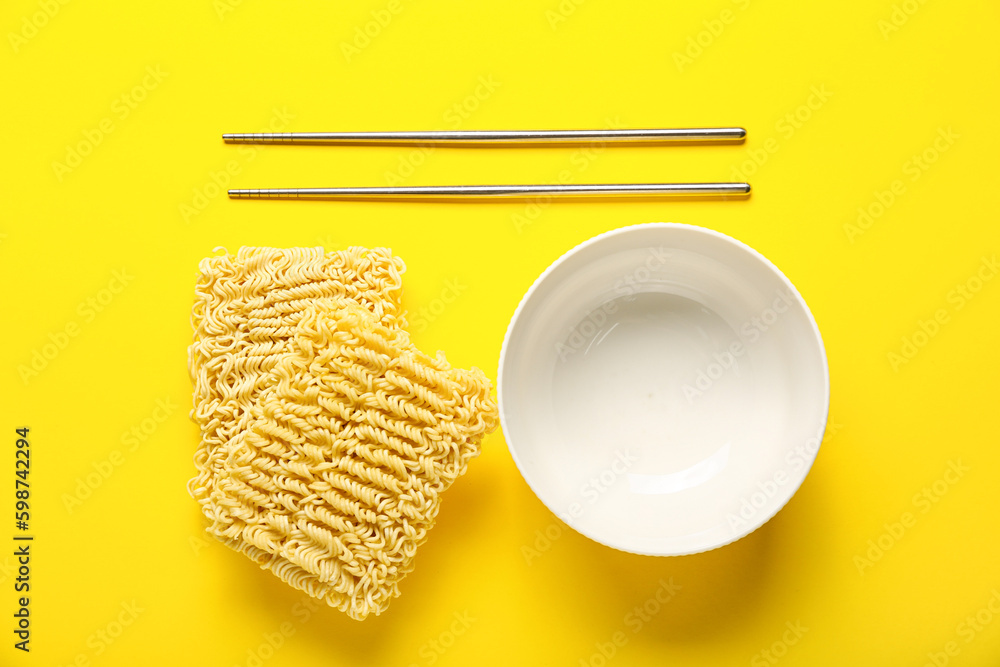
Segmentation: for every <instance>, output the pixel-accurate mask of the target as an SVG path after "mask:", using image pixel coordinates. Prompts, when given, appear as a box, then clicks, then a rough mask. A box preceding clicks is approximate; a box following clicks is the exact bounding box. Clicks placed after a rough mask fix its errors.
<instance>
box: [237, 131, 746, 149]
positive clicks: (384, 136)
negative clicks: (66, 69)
mask: <svg viewBox="0 0 1000 667" xmlns="http://www.w3.org/2000/svg"><path fill="white" fill-rule="evenodd" d="M746 135H747V131H746V130H744V129H743V128H742V127H699V128H687V129H683V128H659V129H647V130H496V131H493V130H482V131H481V130H460V131H459V130H455V131H452V130H440V131H430V132H256V133H252V132H251V133H234V134H223V135H222V139H223V141H225V142H227V143H233V144H348V145H349V144H367V145H378V144H383V145H401V144H403V145H406V144H420V145H437V144H453V145H481V144H506V145H509V146H517V145H525V146H527V145H531V146H544V145H551V144H580V143H587V142H592V141H597V142H616V143H633V144H668V143H687V142H697V143H739V142H741V141H743V140H744V139H745V138H746Z"/></svg>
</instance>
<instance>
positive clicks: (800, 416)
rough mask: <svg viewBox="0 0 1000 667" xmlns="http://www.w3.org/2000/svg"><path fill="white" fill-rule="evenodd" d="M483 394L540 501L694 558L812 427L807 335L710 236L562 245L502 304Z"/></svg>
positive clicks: (574, 522)
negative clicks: (491, 376)
mask: <svg viewBox="0 0 1000 667" xmlns="http://www.w3.org/2000/svg"><path fill="white" fill-rule="evenodd" d="M498 394H499V399H500V408H501V418H502V421H503V428H504V433H505V436H506V439H507V443H508V446H509V447H510V450H511V454H512V456H513V457H514V460H515V462H516V463H517V465H518V468H519V469H520V470H521V473H522V474H523V475H524V478H525V479H526V480H527V482H528V484H529V485H530V486H531V488H532V489H533V490H534V492H535V493H536V494H537V495H538V497H539V498H540V499H541V500H542V502H544V503H545V504H546V505H547V506H548V507H549V509H550V510H552V511H553V512H554V513H555V514H557V515H558V516H559V517H560V518H562V519H563V521H565V522H566V523H567V524H569V525H570V526H571V527H573V528H574V529H576V530H578V531H579V532H581V533H583V534H584V535H587V536H588V537H591V538H593V539H595V540H597V541H599V542H602V543H604V544H607V545H609V546H613V547H616V548H619V549H624V550H626V551H633V552H637V553H647V554H657V555H678V554H686V553H695V552H698V551H703V550H706V549H711V548H714V547H717V546H721V545H723V544H726V543H728V542H731V541H733V540H735V539H738V538H739V537H742V536H743V535H746V534H747V533H749V532H751V531H753V530H754V529H755V528H757V527H758V526H760V525H761V524H763V523H764V522H766V521H767V520H768V519H769V518H770V517H771V516H773V515H774V513H775V512H777V511H778V510H779V509H780V508H781V507H782V506H783V505H784V504H785V503H786V502H787V501H788V499H789V498H790V497H791V496H792V494H794V493H795V490H796V489H797V488H798V486H799V485H800V484H801V482H802V480H803V479H804V478H805V476H806V474H807V472H808V470H809V467H810V465H811V464H812V461H813V459H814V457H815V454H816V451H817V449H818V447H819V443H820V441H821V439H822V433H823V430H824V428H825V424H826V417H827V409H828V404H829V378H828V374H827V365H826V356H825V353H824V350H823V344H822V340H821V339H820V336H819V331H818V329H817V327H816V324H815V321H814V320H813V318H812V315H811V314H810V313H809V310H808V308H807V307H806V305H805V303H804V302H803V301H802V298H801V297H800V296H799V294H798V292H797V291H796V290H795V288H794V287H793V286H792V284H791V283H790V282H789V281H788V280H787V279H786V278H785V277H784V276H783V275H782V274H781V272H780V271H778V269H777V268H775V267H774V265H772V264H771V263H770V262H768V261H767V260H766V259H764V258H763V257H762V256H761V255H760V254H758V253H757V252H755V251H754V250H752V249H750V248H749V247H748V246H745V245H743V244H742V243H740V242H738V241H735V240H734V239H732V238H730V237H727V236H725V235H723V234H719V233H717V232H713V231H710V230H706V229H702V228H699V227H692V226H688V225H677V224H649V225H638V226H634V227H626V228H623V229H619V230H616V231H614V232H609V233H607V234H603V235H601V236H598V237H595V238H594V239H591V240H590V241H588V242H586V243H584V244H582V245H580V246H578V247H577V248H575V249H573V250H571V251H570V252H569V253H567V254H566V255H564V256H563V257H562V258H560V259H559V260H558V261H557V262H556V263H554V264H553V265H552V266H551V267H549V269H548V270H547V271H546V272H545V273H543V274H542V276H541V277H540V278H539V280H538V281H536V283H535V284H534V285H533V286H532V288H531V290H529V292H528V294H526V295H525V297H524V299H523V300H522V302H521V305H520V306H519V307H518V310H517V312H516V313H515V315H514V318H513V320H512V321H511V325H510V327H509V329H508V331H507V336H506V338H505V340H504V347H503V351H502V353H501V359H500V370H499V381H498Z"/></svg>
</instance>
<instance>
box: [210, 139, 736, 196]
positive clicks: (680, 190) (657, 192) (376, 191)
mask: <svg viewBox="0 0 1000 667" xmlns="http://www.w3.org/2000/svg"><path fill="white" fill-rule="evenodd" d="M745 138H746V130H744V129H743V128H741V127H708V128H692V129H666V128H664V129H648V130H501V131H433V132H279V133H247V134H224V135H222V139H223V141H225V142H226V143H236V144H336V145H369V146H374V145H383V146H408V145H420V146H447V145H450V146H482V145H491V144H494V145H503V146H552V145H562V146H566V145H574V144H585V143H589V142H608V143H623V144H639V145H659V144H687V143H698V144H707V143H740V142H742V141H743V140H744V139H745ZM749 193H750V184H749V183H620V184H590V185H576V184H553V185H427V186H413V187H361V188H353V187H346V188H345V187H337V188H261V189H238V190H230V191H229V196H230V197H233V198H237V199H384V198H395V199H435V200H441V199H463V198H479V197H489V198H494V197H504V198H524V197H545V196H570V197H637V196H650V195H654V196H664V195H674V196H677V195H681V196H727V195H728V196H734V195H747V194H749Z"/></svg>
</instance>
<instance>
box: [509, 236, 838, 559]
mask: <svg viewBox="0 0 1000 667" xmlns="http://www.w3.org/2000/svg"><path fill="white" fill-rule="evenodd" d="M647 229H663V230H670V229H683V230H687V231H691V232H695V233H701V234H704V235H705V236H707V237H710V238H712V239H713V240H714V241H721V242H724V243H727V244H729V245H733V246H736V247H737V248H739V249H740V250H742V251H744V252H746V253H748V254H749V255H750V256H752V257H753V258H755V259H757V260H758V261H760V262H761V263H763V264H764V266H766V267H767V268H768V269H770V270H771V272H772V273H773V274H774V275H775V276H776V277H777V278H778V279H779V280H780V281H781V282H782V283H784V285H785V286H786V287H787V288H788V289H789V290H790V291H791V293H792V295H793V296H794V299H795V301H796V302H797V303H798V304H799V305H800V306H801V307H802V309H803V311H804V312H805V314H806V319H807V321H808V322H809V325H810V328H811V331H812V333H813V335H814V336H815V340H814V342H815V343H816V346H817V348H818V351H819V356H820V361H821V367H822V382H823V386H822V395H821V397H820V398H821V400H822V403H823V416H822V418H821V419H820V420H819V423H818V426H819V428H818V429H817V432H818V437H819V438H820V440H819V442H818V443H817V445H816V449H815V451H814V452H813V453H812V455H811V456H808V457H807V464H808V465H806V467H805V474H804V475H802V478H801V479H800V480H798V482H797V483H793V484H790V485H789V486H788V491H789V493H788V494H787V498H785V500H784V501H783V502H782V503H780V504H778V505H776V506H775V507H774V510H773V511H771V512H770V513H763V514H762V515H760V516H759V517H755V519H757V520H756V521H753V522H748V524H749V526H750V528H749V529H748V530H744V531H742V532H738V533H737V534H736V535H734V536H733V537H731V538H729V539H727V540H725V541H722V542H718V543H714V544H711V545H709V546H706V547H703V548H695V549H690V550H680V551H663V552H660V551H642V550H634V549H630V548H627V547H624V546H622V545H619V544H612V543H611V542H609V541H607V540H605V539H602V538H601V537H599V536H597V535H593V534H591V533H589V532H585V531H584V530H582V529H581V528H579V527H578V526H575V525H573V524H572V523H570V522H569V521H567V520H566V519H565V518H563V517H562V516H561V515H560V514H559V513H558V512H557V511H555V510H554V509H553V508H552V507H550V506H549V504H548V503H547V502H546V501H545V500H544V499H543V498H542V496H541V494H539V492H538V489H537V488H535V484H533V483H532V482H531V480H530V479H528V475H527V474H526V472H525V466H524V463H523V462H522V460H521V458H520V457H519V456H518V453H517V449H516V447H514V446H513V445H512V443H511V439H510V437H509V435H508V434H509V432H510V429H509V428H508V423H507V422H508V420H507V414H506V411H505V410H504V390H503V388H504V373H503V369H504V366H505V365H506V363H505V362H506V359H507V353H508V351H509V347H510V342H511V335H512V333H513V331H514V328H515V326H516V324H517V321H518V320H519V319H520V317H521V313H522V311H523V310H524V308H525V307H526V305H527V303H528V302H529V301H530V300H531V299H532V297H533V296H534V294H535V293H536V292H537V291H538V289H539V287H540V286H541V285H542V283H543V282H545V281H546V280H547V279H548V278H549V276H550V275H552V273H554V272H555V271H556V270H557V269H558V268H559V267H560V266H562V265H563V264H564V263H565V262H567V261H569V260H570V259H571V258H572V257H573V256H574V255H576V254H578V253H580V252H582V251H583V250H585V249H587V248H589V247H591V246H593V245H597V244H599V243H602V242H605V241H607V239H609V238H611V237H614V236H619V235H623V234H629V233H639V232H640V231H642V230H647ZM497 406H498V411H499V413H500V428H501V430H502V431H503V437H504V443H505V444H506V445H507V451H508V452H509V453H510V456H511V458H512V459H513V460H514V465H515V466H517V470H518V472H519V473H520V474H521V478H522V479H523V480H524V481H525V483H526V484H527V485H528V488H530V489H531V492H532V493H534V494H535V497H536V498H538V500H539V501H541V503H542V504H543V505H544V506H545V508H546V509H548V510H549V511H550V512H552V513H553V515H555V517H556V518H557V519H558V520H559V521H561V522H562V523H564V524H566V525H567V526H568V527H569V528H571V529H572V530H574V531H576V532H577V533H579V534H581V535H583V536H584V537H586V538H588V539H590V540H593V541H594V542H597V543H598V544H603V545H604V546H607V547H611V548H612V549H616V550H618V551H622V552H625V553H633V554H638V555H643V556H689V555H693V554H699V553H704V552H706V551H712V550H714V549H718V548H720V547H724V546H726V545H727V544H732V543H733V542H736V541H737V540H740V539H742V538H744V537H746V536H747V535H750V534H752V533H754V532H755V531H757V530H758V529H760V527H761V526H763V525H765V524H767V523H768V522H769V521H770V520H771V519H772V518H774V516H775V515H776V514H777V513H778V512H780V511H781V510H782V509H784V507H785V506H786V505H787V504H788V503H789V501H791V499H792V498H793V497H794V496H795V494H797V493H798V491H799V489H800V488H801V487H802V484H803V483H804V482H805V480H806V478H807V477H808V476H809V474H810V473H811V472H812V468H813V464H814V463H815V462H816V458H817V457H818V456H819V450H820V449H821V448H822V445H823V440H824V436H825V433H826V427H827V425H828V423H829V418H830V367H829V361H828V359H827V355H826V346H825V345H824V343H823V336H822V334H821V333H820V330H819V325H818V324H817V323H816V318H815V317H814V316H813V314H812V311H811V310H810V309H809V306H808V304H807V303H806V301H805V299H804V298H802V294H801V293H799V290H798V288H796V287H795V285H794V284H793V283H792V281H791V280H789V279H788V276H786V275H785V274H784V273H783V272H782V271H781V269H779V268H778V267H777V266H775V264H774V263H773V262H772V261H771V260H769V259H768V258H767V257H765V256H764V255H762V254H761V253H760V252H758V251H757V250H755V249H754V248H752V247H750V246H749V245H747V244H746V243H744V242H742V241H740V240H739V239H736V238H734V237H732V236H729V235H728V234H724V233H722V232H720V231H717V230H714V229H711V228H708V227H701V226H699V225H692V224H688V223H682V222H645V223H639V224H634V225H626V226H624V227H618V228H616V229H612V230H609V231H606V232H601V233H600V234H597V235H595V236H592V237H591V238H589V239H586V240H585V241H582V242H581V243H579V244H577V245H575V246H573V247H572V248H570V249H569V250H567V251H566V252H564V253H563V254H562V255H560V256H559V257H558V258H557V259H556V260H555V261H553V262H552V263H551V264H549V266H548V267H546V268H545V270H544V271H542V273H540V274H539V275H538V277H537V278H535V280H534V282H533V283H532V284H531V287H529V288H528V290H527V291H526V292H525V293H524V295H523V296H522V297H521V300H520V302H518V304H517V308H515V310H514V313H513V315H511V318H510V322H509V323H508V324H507V331H506V332H505V333H504V338H503V344H502V345H501V347H500V358H499V361H498V364H497ZM791 481H792V482H795V480H791Z"/></svg>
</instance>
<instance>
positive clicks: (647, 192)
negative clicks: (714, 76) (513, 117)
mask: <svg viewBox="0 0 1000 667" xmlns="http://www.w3.org/2000/svg"><path fill="white" fill-rule="evenodd" d="M749 193H750V184H749V183H607V184H605V183H600V184H591V185H577V184H569V185H566V184H556V185H423V186H410V187H364V188H260V189H242V190H230V191H229V196H230V197H232V198H234V199H408V198H414V199H468V198H477V197H488V198H497V197H502V198H510V199H517V198H528V197H549V196H563V197H566V196H569V197H643V196H646V197H648V196H725V195H732V196H738V195H747V194H749Z"/></svg>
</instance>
